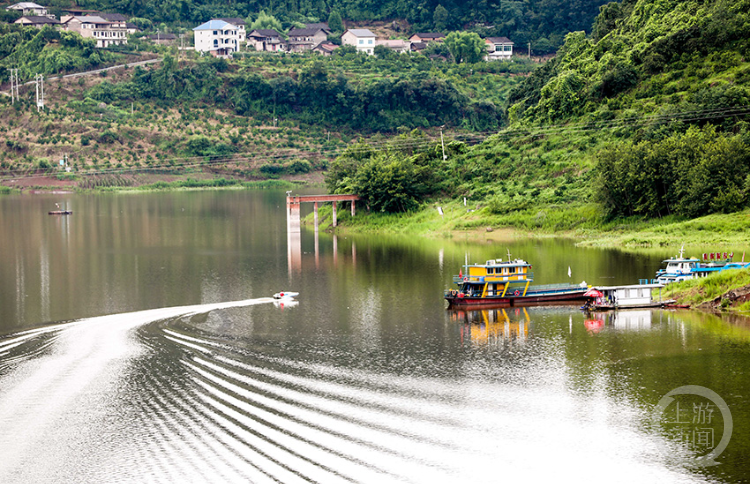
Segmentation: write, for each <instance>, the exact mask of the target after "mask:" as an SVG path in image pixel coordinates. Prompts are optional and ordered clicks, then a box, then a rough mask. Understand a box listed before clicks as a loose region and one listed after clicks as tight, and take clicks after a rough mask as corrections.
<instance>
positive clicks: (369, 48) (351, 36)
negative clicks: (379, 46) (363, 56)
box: [341, 29, 375, 55]
mask: <svg viewBox="0 0 750 484" xmlns="http://www.w3.org/2000/svg"><path fill="white" fill-rule="evenodd" d="M341 43H342V44H344V45H353V46H354V48H356V49H357V52H365V53H367V54H370V55H372V54H374V53H375V34H373V33H372V32H370V31H369V30H368V29H349V30H347V31H346V32H344V34H343V35H342V36H341Z"/></svg>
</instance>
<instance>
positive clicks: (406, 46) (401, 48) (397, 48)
mask: <svg viewBox="0 0 750 484" xmlns="http://www.w3.org/2000/svg"><path fill="white" fill-rule="evenodd" d="M375 45H376V46H378V45H382V46H383V47H388V48H389V49H391V50H392V51H394V52H398V53H399V54H403V53H404V52H409V50H410V49H411V42H409V41H406V40H376V41H375Z"/></svg>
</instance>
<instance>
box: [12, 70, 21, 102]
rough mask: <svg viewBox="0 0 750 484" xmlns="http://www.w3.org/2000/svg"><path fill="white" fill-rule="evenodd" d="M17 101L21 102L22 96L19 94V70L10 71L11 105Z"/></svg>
mask: <svg viewBox="0 0 750 484" xmlns="http://www.w3.org/2000/svg"><path fill="white" fill-rule="evenodd" d="M16 101H21V96H20V95H19V93H18V69H11V70H10V103H11V104H15V103H16Z"/></svg>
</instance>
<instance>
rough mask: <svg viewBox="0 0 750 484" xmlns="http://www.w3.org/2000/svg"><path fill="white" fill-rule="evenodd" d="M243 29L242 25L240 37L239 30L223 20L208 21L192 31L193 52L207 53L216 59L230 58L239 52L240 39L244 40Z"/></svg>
mask: <svg viewBox="0 0 750 484" xmlns="http://www.w3.org/2000/svg"><path fill="white" fill-rule="evenodd" d="M244 29H245V26H244V24H243V26H242V32H243V35H242V36H241V35H240V28H239V27H238V26H236V25H234V24H231V23H229V22H227V21H225V20H219V19H214V20H209V21H208V22H206V23H204V24H201V25H199V26H197V27H195V28H194V29H193V36H194V38H195V50H196V51H197V52H208V53H210V54H211V55H213V56H217V57H223V56H230V55H232V53H233V52H238V51H239V50H240V45H241V41H240V39H242V41H244V40H245V39H244Z"/></svg>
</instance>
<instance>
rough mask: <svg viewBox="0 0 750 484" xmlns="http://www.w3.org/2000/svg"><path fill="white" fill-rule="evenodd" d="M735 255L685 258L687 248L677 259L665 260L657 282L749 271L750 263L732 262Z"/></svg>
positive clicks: (712, 254) (704, 255)
mask: <svg viewBox="0 0 750 484" xmlns="http://www.w3.org/2000/svg"><path fill="white" fill-rule="evenodd" d="M732 257H734V253H731V252H730V253H728V254H727V253H726V252H724V253H721V252H719V253H710V254H703V260H701V259H698V258H696V257H685V246H682V248H681V249H680V254H679V255H678V256H677V257H672V258H670V259H665V260H663V261H662V264H666V267H664V268H663V269H659V270H658V271H656V282H658V283H659V284H669V283H671V282H680V281H687V280H690V279H696V278H699V277H708V276H710V275H711V274H715V273H717V272H721V271H725V270H728V269H747V268H750V262H748V263H746V262H744V257H743V262H732Z"/></svg>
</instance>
